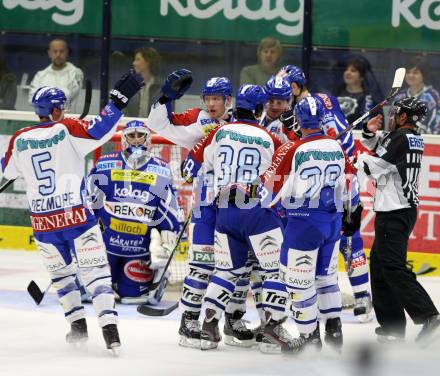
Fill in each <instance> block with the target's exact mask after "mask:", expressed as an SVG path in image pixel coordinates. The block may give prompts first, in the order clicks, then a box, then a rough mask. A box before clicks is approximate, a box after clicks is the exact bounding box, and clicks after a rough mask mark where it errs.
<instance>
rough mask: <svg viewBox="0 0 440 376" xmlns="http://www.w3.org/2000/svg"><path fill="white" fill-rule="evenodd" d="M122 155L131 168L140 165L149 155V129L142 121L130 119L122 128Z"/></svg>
mask: <svg viewBox="0 0 440 376" xmlns="http://www.w3.org/2000/svg"><path fill="white" fill-rule="evenodd" d="M121 146H122V155H123V156H124V159H125V161H126V163H127V165H129V166H130V167H131V168H133V169H136V168H138V167H140V166H142V165H143V164H144V163H145V162H146V161H147V159H148V158H149V156H150V153H149V149H150V130H149V129H148V128H147V126H146V125H145V123H144V122H142V121H140V120H132V121H130V122H128V123H127V125H126V126H125V128H124V129H123V130H122V137H121Z"/></svg>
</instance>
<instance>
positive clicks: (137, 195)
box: [114, 184, 150, 202]
mask: <svg viewBox="0 0 440 376" xmlns="http://www.w3.org/2000/svg"><path fill="white" fill-rule="evenodd" d="M114 192H115V196H116V197H122V198H127V197H128V198H133V199H136V200H138V199H139V200H140V201H142V202H148V201H150V192H148V191H144V190H141V189H133V187H132V186H131V185H129V186H128V187H118V186H117V185H116V184H115V187H114Z"/></svg>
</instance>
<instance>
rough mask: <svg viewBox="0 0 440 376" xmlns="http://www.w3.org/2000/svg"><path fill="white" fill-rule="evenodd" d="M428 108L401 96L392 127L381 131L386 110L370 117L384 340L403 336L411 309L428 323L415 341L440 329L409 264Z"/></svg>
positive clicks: (374, 276)
mask: <svg viewBox="0 0 440 376" xmlns="http://www.w3.org/2000/svg"><path fill="white" fill-rule="evenodd" d="M427 114H428V107H427V105H426V104H425V103H424V102H422V101H421V100H420V99H418V98H416V97H411V98H404V99H401V100H399V101H398V102H397V103H396V104H395V105H394V107H393V108H392V109H391V111H390V115H389V116H390V127H389V129H390V132H381V131H378V129H379V127H380V124H381V116H380V115H379V116H376V117H375V118H373V119H371V120H369V121H368V123H367V124H366V126H364V129H363V133H362V144H363V145H364V146H365V147H367V148H368V149H369V150H371V151H373V153H374V154H373V155H368V154H366V153H365V154H362V155H361V156H360V157H359V161H358V164H359V168H362V170H363V171H364V172H365V173H366V174H367V176H368V177H369V178H370V179H373V180H374V182H375V186H376V191H375V195H374V205H373V209H374V211H375V212H376V219H375V222H374V229H375V238H374V243H373V247H372V249H371V289H372V292H373V306H374V311H375V313H376V317H377V321H378V323H379V324H380V327H378V328H376V334H377V336H378V340H379V341H380V342H395V341H398V342H400V341H402V340H404V338H405V334H406V333H405V332H406V315H405V312H407V313H408V315H409V316H410V317H411V319H412V320H413V321H414V323H415V324H419V325H423V327H422V330H421V331H420V333H419V334H418V336H417V338H416V342H419V343H420V344H422V345H425V346H426V345H428V344H429V343H430V342H432V341H433V340H434V339H435V337H437V339H438V337H439V334H440V315H439V312H438V310H437V308H436V307H435V305H434V303H433V302H432V300H431V298H430V296H429V295H428V293H427V292H426V291H425V289H424V288H423V286H422V285H421V284H420V283H419V282H418V281H417V279H416V275H415V274H414V273H413V272H412V271H411V270H409V269H408V268H407V266H406V261H407V251H408V240H409V237H410V235H411V232H412V231H413V229H414V226H415V224H416V221H417V207H418V206H419V194H418V180H419V174H420V169H421V161H422V157H423V151H424V143H423V138H422V137H421V136H420V134H419V133H418V130H417V128H418V127H419V125H420V124H423V120H424V118H425V116H426V115H427Z"/></svg>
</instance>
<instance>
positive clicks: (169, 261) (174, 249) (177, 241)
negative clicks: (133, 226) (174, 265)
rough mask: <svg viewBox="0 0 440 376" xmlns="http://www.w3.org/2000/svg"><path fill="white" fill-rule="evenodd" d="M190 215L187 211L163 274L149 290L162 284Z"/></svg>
mask: <svg viewBox="0 0 440 376" xmlns="http://www.w3.org/2000/svg"><path fill="white" fill-rule="evenodd" d="M191 215H192V210H190V211H189V213H188V215H187V217H186V219H185V222H184V223H183V226H182V228H181V229H180V232H179V235H177V239H176V243H175V244H174V248H173V250H172V251H171V253H170V256H169V257H168V261H167V263H166V264H165V266H164V269H163V272H162V275H161V277H160V279H159V281H157V282H155V283H152V284H151V285H150V287H149V289H150V290H155V289H156V288H157V286H160V284H161V283H162V281H163V279H164V277H165V273H166V271H167V270H168V268H169V267H170V264H171V261H172V260H173V257H174V254H175V253H176V251H177V248H178V247H179V245H180V241H181V240H182V236H183V234H184V232H185V230H186V227H187V226H188V223H189V221H190V220H191Z"/></svg>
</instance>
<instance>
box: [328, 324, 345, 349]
mask: <svg viewBox="0 0 440 376" xmlns="http://www.w3.org/2000/svg"><path fill="white" fill-rule="evenodd" d="M343 341H344V337H343V335H342V323H341V319H340V318H339V317H335V318H333V319H327V322H326V323H325V336H324V342H325V343H326V344H327V345H329V346H331V347H333V348H334V349H335V350H338V351H340V350H341V348H342V344H343Z"/></svg>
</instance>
